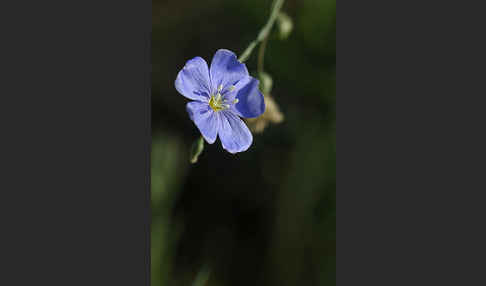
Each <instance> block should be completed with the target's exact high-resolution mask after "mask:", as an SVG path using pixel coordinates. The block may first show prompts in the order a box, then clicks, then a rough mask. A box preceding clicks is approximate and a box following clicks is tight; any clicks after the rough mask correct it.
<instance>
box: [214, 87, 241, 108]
mask: <svg viewBox="0 0 486 286" xmlns="http://www.w3.org/2000/svg"><path fill="white" fill-rule="evenodd" d="M234 89H235V87H234V86H231V87H230V89H229V91H230V92H232V91H233V90H234ZM222 90H223V86H222V85H220V86H219V87H218V93H216V95H214V94H213V95H211V98H209V106H211V108H212V109H213V110H214V111H221V110H225V109H228V108H229V107H230V105H229V104H228V102H227V100H226V99H224V98H223V96H222V95H221V91H222ZM236 103H238V99H235V100H234V101H233V102H232V104H236Z"/></svg>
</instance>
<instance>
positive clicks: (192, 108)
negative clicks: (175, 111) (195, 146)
mask: <svg viewBox="0 0 486 286" xmlns="http://www.w3.org/2000/svg"><path fill="white" fill-rule="evenodd" d="M186 110H187V113H189V117H190V118H191V120H192V121H194V123H195V124H196V126H197V128H198V129H199V131H200V132H201V134H202V136H203V137H204V139H206V141H207V142H208V143H209V144H213V143H214V141H216V135H217V134H218V130H219V126H220V122H219V121H220V120H219V116H218V114H216V112H214V111H213V110H212V109H211V107H209V105H208V104H207V103H206V102H200V101H191V102H189V103H188V104H187V105H186Z"/></svg>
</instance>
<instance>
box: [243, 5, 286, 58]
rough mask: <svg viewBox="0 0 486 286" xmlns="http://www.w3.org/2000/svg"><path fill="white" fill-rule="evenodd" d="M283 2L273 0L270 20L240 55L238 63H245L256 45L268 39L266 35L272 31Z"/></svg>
mask: <svg viewBox="0 0 486 286" xmlns="http://www.w3.org/2000/svg"><path fill="white" fill-rule="evenodd" d="M284 2H285V0H274V2H273V5H272V12H271V14H270V18H268V22H267V23H266V24H265V26H263V28H262V29H261V30H260V32H259V33H258V37H257V38H256V39H255V40H254V41H252V42H251V43H250V44H249V45H248V48H246V50H245V51H244V52H243V53H242V54H241V56H240V58H239V59H238V60H239V61H240V62H242V63H243V62H245V61H246V60H247V59H248V58H249V57H250V55H251V53H252V52H253V49H254V48H255V47H256V45H258V43H260V42H261V41H263V40H264V39H265V38H267V37H268V34H269V33H270V31H271V30H272V27H273V24H274V23H275V20H276V19H277V16H278V12H280V9H281V8H282V6H283V3H284Z"/></svg>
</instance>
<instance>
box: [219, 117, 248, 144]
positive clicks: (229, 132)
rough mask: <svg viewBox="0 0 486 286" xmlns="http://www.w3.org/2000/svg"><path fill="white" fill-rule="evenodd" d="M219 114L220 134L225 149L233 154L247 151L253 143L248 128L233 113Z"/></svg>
mask: <svg viewBox="0 0 486 286" xmlns="http://www.w3.org/2000/svg"><path fill="white" fill-rule="evenodd" d="M219 113H220V119H221V126H220V129H219V131H218V134H219V139H220V140H221V143H222V144H223V148H224V149H226V150H227V151H228V152H230V153H232V154H234V153H238V152H243V151H246V150H247V149H248V148H249V147H250V145H251V143H252V141H253V136H252V135H251V132H250V130H248V127H246V125H245V123H244V122H243V120H241V119H240V118H239V117H238V116H236V115H235V114H233V113H232V112H228V111H221V112H219Z"/></svg>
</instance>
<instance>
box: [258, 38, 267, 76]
mask: <svg viewBox="0 0 486 286" xmlns="http://www.w3.org/2000/svg"><path fill="white" fill-rule="evenodd" d="M267 43H268V37H265V39H264V40H263V42H262V44H261V45H260V49H259V50H258V63H257V69H258V73H262V72H263V66H264V64H265V62H264V60H265V48H266V47H267Z"/></svg>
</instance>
